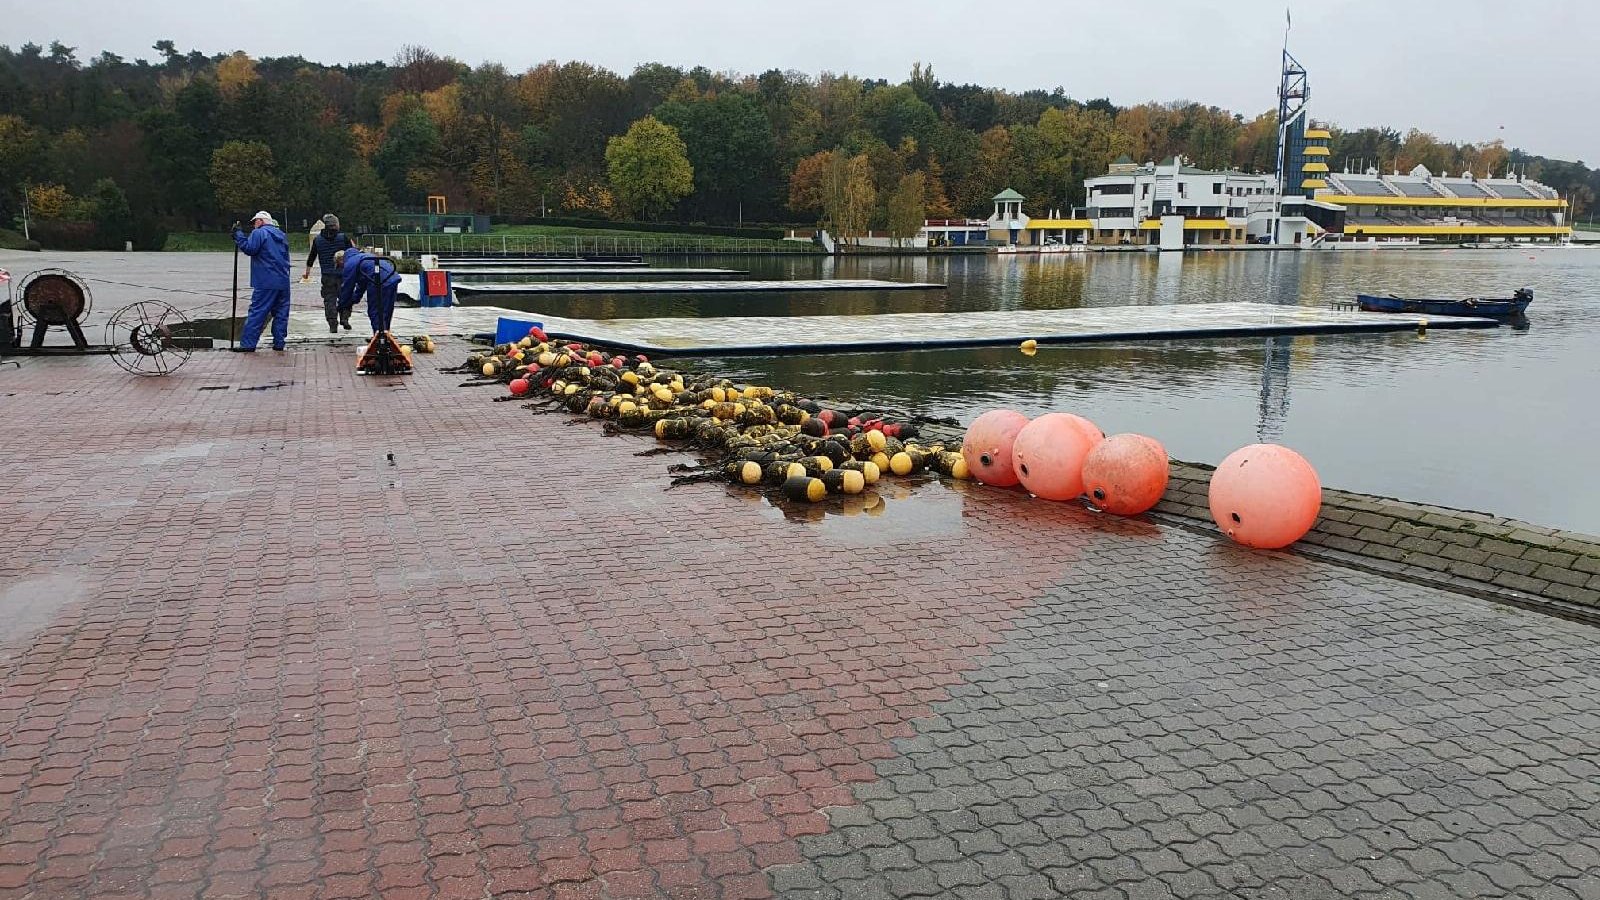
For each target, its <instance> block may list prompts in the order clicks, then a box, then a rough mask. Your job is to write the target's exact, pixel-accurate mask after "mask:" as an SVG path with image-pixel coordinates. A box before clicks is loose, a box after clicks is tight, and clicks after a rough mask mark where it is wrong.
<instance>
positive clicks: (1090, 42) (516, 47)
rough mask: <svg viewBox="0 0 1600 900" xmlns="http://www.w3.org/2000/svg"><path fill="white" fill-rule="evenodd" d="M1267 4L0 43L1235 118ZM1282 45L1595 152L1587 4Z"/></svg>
mask: <svg viewBox="0 0 1600 900" xmlns="http://www.w3.org/2000/svg"><path fill="white" fill-rule="evenodd" d="M1285 5H1286V4H1285V3H1284V2H1283V0H1182V2H1180V0H1163V2H1157V0H1114V2H1104V0H1097V2H1078V0H1054V2H1046V3H1040V2H1036V0H1022V2H1011V3H1006V2H1003V0H960V2H956V0H916V2H908V0H853V2H806V0H791V2H784V3H778V2H769V0H719V2H709V0H597V2H575V0H528V2H520V3H512V2H493V3H492V2H483V0H479V2H458V3H445V2H440V0H379V2H371V3H346V2H338V0H271V2H252V3H218V2H214V0H213V2H204V3H201V2H193V0H165V2H161V3H141V2H134V3H129V2H127V0H118V2H114V3H113V2H100V0H51V2H36V0H0V22H3V23H4V27H3V28H0V41H4V42H6V43H9V44H10V45H11V46H12V47H13V48H15V47H18V46H20V45H21V44H23V43H25V42H27V41H34V42H36V43H40V44H48V43H49V42H50V41H51V40H61V41H63V42H64V43H66V44H68V45H71V46H75V47H77V48H78V55H79V58H81V59H88V58H90V57H93V56H94V55H96V54H98V53H99V51H101V50H110V51H112V52H114V53H117V54H120V55H122V56H124V57H127V58H129V59H134V58H138V57H145V58H152V57H154V56H155V53H154V52H153V51H152V50H151V49H150V46H151V44H153V43H154V42H155V41H156V40H158V39H161V38H171V39H172V40H174V41H176V42H177V44H178V47H179V49H182V50H188V49H190V48H194V49H199V50H202V51H204V52H206V53H213V52H218V51H232V50H244V51H245V52H247V53H249V54H251V55H252V56H280V55H289V54H298V55H300V56H303V57H306V58H307V59H314V60H319V61H322V62H326V63H340V62H357V61H370V60H374V59H385V60H388V59H392V58H393V57H394V55H395V52H396V51H397V50H398V49H399V48H400V46H401V45H403V44H407V43H420V44H424V45H426V46H428V47H430V48H431V49H433V50H434V51H436V52H439V53H442V54H448V55H450V56H454V57H456V58H458V59H461V60H464V61H467V62H470V63H474V64H476V63H479V62H483V61H485V60H497V61H499V62H502V63H504V64H505V65H506V67H507V68H509V69H511V70H513V71H521V70H523V69H526V68H527V67H529V66H532V65H535V64H537V63H539V62H542V61H544V60H547V59H557V60H562V61H565V60H573V59H577V60H585V61H588V62H591V63H595V64H597V65H602V66H605V67H607V68H610V69H613V70H615V71H617V72H618V73H620V74H623V75H626V74H627V73H628V72H630V71H631V70H632V69H633V67H634V65H636V64H637V63H640V62H665V63H670V64H674V65H681V66H685V67H689V66H694V65H705V66H707V67H709V68H712V69H715V70H719V71H722V70H730V69H731V70H735V71H739V72H747V73H748V72H761V71H763V70H765V69H770V68H780V69H798V70H801V71H804V72H809V73H813V74H815V73H817V72H819V71H824V70H826V71H833V72H849V73H851V74H853V75H859V76H863V77H869V78H887V79H890V80H892V81H901V80H904V78H905V77H906V75H907V73H908V72H909V71H910V69H911V64H912V63H913V62H915V61H919V60H920V61H923V62H927V63H931V64H932V65H933V69H934V74H935V75H936V76H937V77H938V78H939V79H940V80H941V81H953V82H975V83H978V84H983V85H989V86H995V87H1004V88H1008V89H1011V90H1025V89H1029V88H1045V89H1050V88H1054V87H1056V86H1058V85H1059V86H1061V87H1063V88H1065V89H1066V91H1067V93H1068V94H1069V95H1070V96H1073V97H1076V98H1079V99H1092V98H1095V97H1102V96H1104V97H1110V98H1111V100H1112V101H1114V102H1116V103H1118V104H1132V103H1138V102H1141V101H1145V100H1179V99H1184V100H1196V101H1200V102H1203V103H1207V104H1213V105H1216V106H1221V107H1225V108H1227V109H1231V110H1233V111H1235V112H1241V113H1244V114H1246V115H1247V116H1249V115H1254V114H1256V113H1259V112H1263V111H1265V110H1268V109H1271V108H1272V107H1273V106H1274V105H1275V103H1276V100H1275V92H1276V89H1277V77H1278V52H1279V50H1280V48H1281V46H1282V41H1283V26H1284V8H1285ZM1287 5H1289V6H1290V7H1291V8H1292V10H1293V17H1294V28H1293V31H1292V32H1291V33H1290V51H1291V52H1292V53H1294V54H1295V56H1297V57H1298V58H1299V60H1300V62H1301V63H1302V64H1304V65H1305V67H1306V68H1307V69H1308V70H1309V71H1310V73H1311V92H1312V97H1311V101H1312V102H1311V112H1312V115H1313V117H1315V118H1318V119H1324V120H1328V121H1332V122H1334V123H1336V124H1338V125H1340V126H1343V127H1359V126H1362V125H1391V126H1394V127H1398V128H1401V129H1404V128H1407V127H1411V126H1415V127H1419V128H1422V129H1423V130H1425V131H1431V132H1433V133H1434V134H1436V135H1438V136H1439V137H1440V138H1443V139H1446V140H1452V141H1462V140H1471V141H1482V140H1492V139H1495V138H1502V139H1504V140H1505V141H1506V143H1507V144H1508V145H1510V146H1516V147H1522V148H1524V149H1527V150H1529V151H1532V152H1534V153H1540V154H1543V155H1546V156H1551V157H1558V158H1565V159H1584V160H1586V161H1587V162H1589V163H1590V164H1594V163H1596V162H1600V152H1597V151H1596V148H1597V146H1600V116H1596V115H1595V111H1596V109H1597V108H1600V78H1596V77H1595V76H1594V74H1593V73H1592V72H1591V71H1589V70H1588V69H1589V66H1588V59H1587V57H1586V56H1585V55H1584V54H1585V53H1586V51H1587V48H1589V47H1590V46H1592V44H1593V41H1594V38H1595V36H1596V35H1600V0H1521V2H1515V3H1507V2H1505V0H1448V2H1432V0H1318V2H1314V3H1308V2H1303V0H1291V2H1290V3H1289V4H1287Z"/></svg>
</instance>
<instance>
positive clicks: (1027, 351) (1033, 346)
mask: <svg viewBox="0 0 1600 900" xmlns="http://www.w3.org/2000/svg"><path fill="white" fill-rule="evenodd" d="M1021 350H1022V355H1023V356H1032V355H1034V354H1035V353H1038V352H1039V342H1038V341H1036V340H1034V339H1033V338H1028V339H1027V340H1025V341H1023V342H1022V347H1021Z"/></svg>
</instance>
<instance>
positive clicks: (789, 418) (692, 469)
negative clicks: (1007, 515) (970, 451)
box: [458, 328, 970, 503]
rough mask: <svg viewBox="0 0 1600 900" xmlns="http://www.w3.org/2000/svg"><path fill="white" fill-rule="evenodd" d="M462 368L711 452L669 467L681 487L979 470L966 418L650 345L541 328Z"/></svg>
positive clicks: (541, 401) (815, 486)
mask: <svg viewBox="0 0 1600 900" xmlns="http://www.w3.org/2000/svg"><path fill="white" fill-rule="evenodd" d="M458 371H460V372H463V373H470V374H473V375H478V376H481V380H479V379H473V380H470V381H467V382H464V383H463V385H462V386H463V387H468V386H471V387H476V386H483V385H490V384H499V385H504V386H505V387H506V388H507V390H508V391H509V395H507V396H504V397H498V398H496V399H497V400H502V399H503V400H530V401H532V402H529V403H527V404H526V405H527V406H528V407H529V408H537V407H539V406H543V407H546V408H551V409H564V410H566V411H567V412H569V413H574V414H579V415H582V416H587V417H588V418H590V419H599V420H602V421H604V422H605V424H606V430H607V431H608V432H644V431H649V432H651V433H653V434H654V435H655V437H656V438H657V439H658V440H661V441H664V442H673V443H675V444H677V445H679V446H682V447H685V448H692V449H695V450H699V451H700V452H702V453H703V454H705V455H706V456H707V457H709V458H710V459H711V461H710V462H708V463H705V464H701V465H675V466H671V467H669V468H668V472H669V473H670V474H671V475H672V476H673V478H672V480H671V484H670V487H678V486H682V485H687V484H697V483H702V482H709V481H725V482H732V483H735V484H742V485H747V486H751V487H757V486H766V487H769V488H776V489H778V490H779V491H781V492H782V494H783V496H785V497H787V498H789V499H791V500H796V501H802V502H809V503H815V502H818V501H820V500H823V499H824V498H826V497H829V496H835V495H848V494H859V493H861V492H862V491H864V490H865V489H866V488H867V487H868V486H870V485H872V484H875V483H877V482H878V480H879V479H880V478H883V477H884V476H887V475H894V476H912V475H917V474H920V473H924V472H931V473H935V474H938V475H941V476H944V477H947V478H954V479H961V480H965V479H967V478H969V477H970V475H969V473H968V470H967V463H966V461H965V460H964V459H963V458H962V456H961V453H960V445H961V432H960V426H959V424H958V423H957V422H956V421H955V420H954V419H940V418H933V417H928V416H896V415H892V414H886V413H882V412H878V411H876V410H856V411H844V410H836V409H830V408H827V407H824V406H823V405H822V404H820V403H818V402H816V401H815V400H810V399H807V398H804V397H801V396H800V395H798V394H796V393H794V392H792V391H784V390H777V389H774V388H771V387H767V386H764V385H748V384H737V383H735V382H733V381H731V380H729V379H726V378H719V377H717V376H715V375H709V374H705V373H695V372H691V371H678V370H674V369H668V368H661V367H657V366H656V365H654V364H653V363H651V362H650V360H649V358H648V357H646V356H644V355H642V354H641V355H636V356H633V357H626V356H621V355H615V354H607V353H606V352H605V351H604V350H602V349H601V348H599V347H597V346H593V345H589V344H584V343H579V342H575V341H574V342H568V343H561V342H558V341H555V340H552V339H551V338H550V337H549V336H548V335H547V334H545V333H544V332H543V331H542V330H541V329H538V328H535V329H532V330H531V331H530V333H529V336H528V337H526V338H523V339H522V340H520V341H517V342H515V343H509V344H500V345H497V346H496V347H494V348H493V351H492V352H488V353H474V354H472V355H470V356H469V357H468V358H467V360H466V362H465V364H464V365H463V366H462V367H461V368H460V369H459V370H458ZM580 421H581V420H580Z"/></svg>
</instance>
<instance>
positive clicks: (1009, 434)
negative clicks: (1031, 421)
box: [961, 409, 1028, 487]
mask: <svg viewBox="0 0 1600 900" xmlns="http://www.w3.org/2000/svg"><path fill="white" fill-rule="evenodd" d="M1027 424H1028V417H1027V416H1025V415H1023V414H1022V413H1019V412H1017V411H1016V410H1014V409H991V410H989V411H988V412H986V413H984V414H983V415H981V416H979V417H977V418H976V419H973V420H972V424H971V425H969V426H967V435H966V437H965V438H963V439H962V441H961V457H962V458H963V459H965V460H966V461H967V470H968V471H969V472H971V473H972V477H973V478H976V479H977V480H979V481H981V482H983V483H984V484H992V485H995V486H997V487H1010V486H1011V485H1013V484H1016V483H1017V474H1016V472H1014V471H1012V465H1011V444H1012V442H1013V441H1015V440H1016V439H1017V432H1019V431H1021V430H1022V428H1023V426H1025V425H1027Z"/></svg>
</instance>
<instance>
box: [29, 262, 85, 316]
mask: <svg viewBox="0 0 1600 900" xmlns="http://www.w3.org/2000/svg"><path fill="white" fill-rule="evenodd" d="M17 293H18V294H20V295H21V296H22V313H21V316H22V320H23V321H24V322H25V323H26V322H32V323H37V324H40V325H44V326H47V327H64V326H67V325H71V324H74V323H76V322H79V321H82V319H83V317H84V316H87V315H88V314H89V311H90V310H92V309H93V308H94V299H93V297H91V296H90V294H89V286H88V285H86V284H84V282H83V279H81V278H79V277H78V276H76V275H74V274H72V273H71V272H68V271H67V270H65V269H39V270H38V271H35V272H30V273H29V274H28V275H27V277H25V278H23V279H22V283H21V284H19V285H18V286H17Z"/></svg>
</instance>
